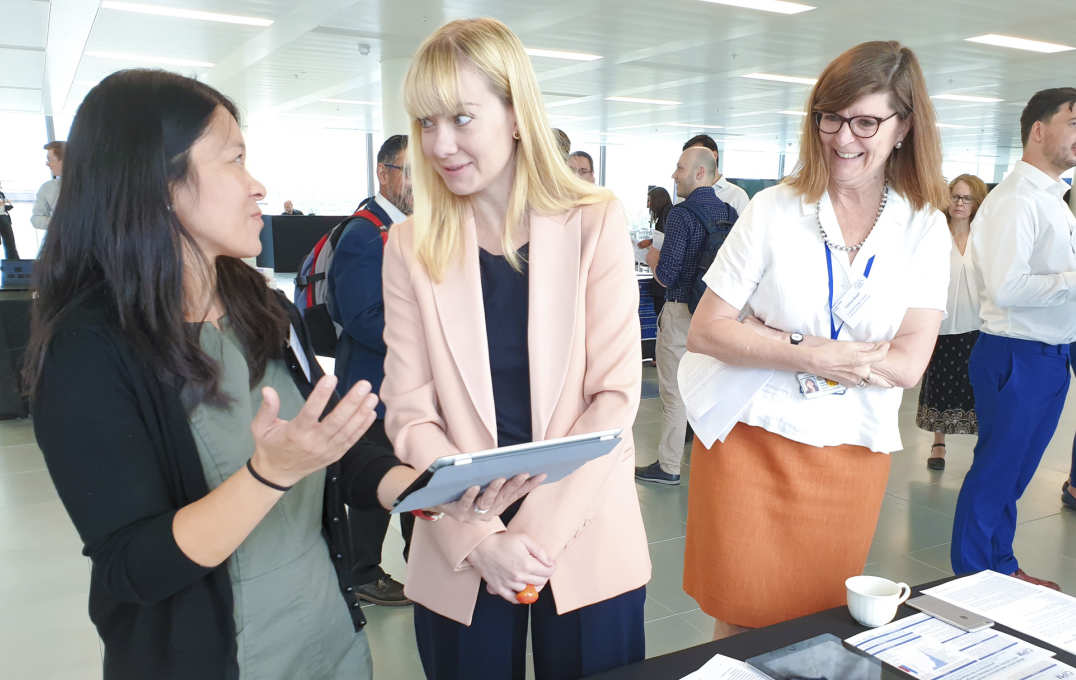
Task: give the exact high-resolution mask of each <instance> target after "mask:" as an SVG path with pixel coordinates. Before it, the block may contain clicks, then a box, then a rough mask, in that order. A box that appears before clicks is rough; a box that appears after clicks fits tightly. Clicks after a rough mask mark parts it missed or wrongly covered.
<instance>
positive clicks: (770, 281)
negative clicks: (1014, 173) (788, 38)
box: [684, 42, 951, 637]
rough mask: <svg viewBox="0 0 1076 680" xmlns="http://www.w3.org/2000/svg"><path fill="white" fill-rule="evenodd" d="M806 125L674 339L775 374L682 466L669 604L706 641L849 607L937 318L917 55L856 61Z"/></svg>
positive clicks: (935, 251)
mask: <svg viewBox="0 0 1076 680" xmlns="http://www.w3.org/2000/svg"><path fill="white" fill-rule="evenodd" d="M807 112H808V116H807V117H806V118H805V121H804V126H803V131H802V137H801V141H800V163H799V166H798V167H797V169H796V172H795V174H794V175H793V176H792V177H791V178H789V179H788V180H787V181H785V182H784V183H782V184H779V185H778V186H775V187H772V188H770V189H766V190H764V191H762V192H760V193H758V194H756V195H755V197H754V199H753V200H752V201H751V204H750V205H749V206H748V207H747V209H746V210H745V211H744V213H743V214H742V215H741V216H740V219H739V221H738V222H737V223H736V226H735V227H734V228H733V230H732V232H731V234H730V235H729V238H728V240H727V241H726V242H725V244H724V245H723V246H722V248H721V250H720V251H719V252H718V255H717V259H716V260H715V261H714V264H713V267H712V268H711V269H710V271H709V272H708V273H707V275H706V277H705V281H706V284H707V286H708V287H709V290H707V292H706V294H705V296H704V297H703V300H702V302H701V304H700V305H699V307H698V310H697V311H696V312H695V314H694V316H693V319H692V323H691V330H690V333H689V335H688V341H687V344H688V349H689V350H691V351H693V352H699V353H703V354H708V355H710V356H713V357H716V358H717V359H719V360H721V361H723V362H726V363H728V364H733V365H739V366H747V367H758V368H766V369H775V373H774V374H773V377H772V378H770V380H769V381H768V383H767V384H766V385H765V386H764V387H763V388H762V389H761V390H759V392H758V393H757V394H755V395H754V397H752V398H751V399H750V401H749V402H748V403H747V404H746V406H745V408H744V410H743V412H742V413H741V415H740V417H739V422H738V423H737V424H736V426H735V427H734V428H733V429H732V431H731V432H730V433H729V434H728V436H727V437H726V438H725V441H724V442H715V443H714V446H712V447H711V448H710V449H709V450H707V449H705V448H703V446H702V445H701V444H700V443H699V441H698V440H696V441H695V446H694V450H693V452H692V459H691V487H690V492H689V497H688V518H687V548H686V554H685V565H684V589H685V590H686V591H687V592H688V594H690V595H691V596H692V597H694V598H695V599H696V600H697V601H698V603H699V606H700V607H701V608H702V610H703V611H705V612H706V613H707V614H709V615H711V616H713V617H714V618H715V619H717V624H716V626H715V630H714V635H715V637H721V636H723V635H728V634H731V633H733V632H736V631H738V630H740V629H742V628H745V627H761V626H766V625H769V624H772V623H775V622H777V621H782V620H785V619H789V618H793V617H796V616H800V615H804V614H808V613H810V612H814V611H819V610H822V609H826V608H829V607H833V606H836V605H839V604H842V603H843V602H844V600H845V591H844V580H845V578H847V577H849V576H852V575H854V574H859V573H861V571H862V569H863V566H864V564H865V562H866V557H867V551H868V549H869V548H870V543H871V538H872V536H873V534H874V528H875V525H876V523H877V519H878V514H879V511H880V509H881V504H882V497H883V495H884V493H885V486H886V481H887V478H888V475H889V456H888V455H884V454H888V453H891V452H893V451H896V450H899V449H900V448H901V441H900V434H899V432H898V429H897V410H898V408H899V406H900V402H901V394H902V390H903V389H904V388H907V387H911V386H913V385H915V384H916V383H917V382H918V381H919V378H920V376H921V375H922V373H923V369H924V368H925V367H926V365H927V361H928V360H929V358H930V354H931V350H932V349H933V347H934V341H935V338H937V335H938V327H939V325H940V324H941V320H942V317H943V315H944V310H945V304H946V289H947V285H948V279H949V267H948V258H949V250H950V247H951V245H950V244H951V239H950V238H949V234H948V230H947V229H946V225H945V216H944V215H943V214H942V212H941V210H942V209H943V208H945V206H946V203H947V199H948V195H947V193H946V187H945V184H944V182H943V181H942V179H941V176H942V175H941V146H940V140H939V137H938V132H937V129H936V126H935V116H934V109H933V106H932V105H931V103H930V99H929V97H928V96H927V91H926V87H925V83H924V81H923V75H922V71H921V70H920V68H919V64H918V61H917V60H916V58H915V55H914V54H913V53H912V52H911V50H909V49H908V48H906V47H903V46H901V45H900V44H899V43H896V42H869V43H863V44H861V45H858V46H856V47H853V48H852V49H850V50H848V51H847V52H845V53H844V54H842V55H841V56H839V57H837V59H835V60H834V61H833V62H832V63H831V64H830V65H829V66H827V67H826V69H825V71H823V72H822V75H821V77H820V78H819V80H818V82H817V84H816V85H815V87H814V90H813V91H812V93H811V96H810V99H809V100H808V109H807ZM747 308H750V311H747ZM739 319H743V321H740V320H739ZM729 398H730V399H736V398H738V395H735V394H730V395H729ZM740 398H742V397H740Z"/></svg>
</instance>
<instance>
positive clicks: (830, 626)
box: [591, 577, 1076, 680]
mask: <svg viewBox="0 0 1076 680" xmlns="http://www.w3.org/2000/svg"><path fill="white" fill-rule="evenodd" d="M952 578H955V577H950V578H946V579H941V580H939V581H934V582H931V583H924V584H923V585H921V586H916V587H915V588H912V596H913V597H914V596H916V595H919V594H920V592H921V591H922V590H925V589H927V588H932V587H934V586H936V585H938V584H941V583H945V582H946V581H949V580H952ZM916 613H918V612H917V611H916V610H915V609H912V608H911V607H908V606H906V605H905V606H902V607H901V608H900V610H899V611H898V612H897V618H898V619H900V618H904V617H906V616H911V615H912V614H916ZM994 627H995V628H997V629H998V630H1000V631H1004V632H1006V633H1009V634H1010V635H1014V636H1016V637H1018V638H1021V639H1023V640H1027V641H1028V642H1032V643H1034V644H1036V645H1038V646H1039V647H1043V648H1046V649H1050V650H1053V651H1054V652H1057V660H1058V661H1060V662H1062V663H1065V664H1068V665H1070V666H1076V655H1073V654H1069V653H1068V652H1063V651H1061V650H1060V649H1058V648H1057V647H1054V646H1052V645H1048V644H1046V643H1045V642H1042V641H1041V640H1036V639H1035V638H1032V637H1029V636H1027V635H1024V634H1023V633H1019V632H1017V631H1015V630H1013V629H1011V628H1006V627H1005V626H1002V625H1000V624H994ZM865 630H868V629H867V628H864V627H863V626H861V625H859V624H858V623H856V622H855V621H854V620H853V619H852V616H851V615H850V614H849V613H848V609H847V608H846V607H837V608H834V609H827V610H826V611H824V612H819V613H817V614H812V615H810V616H804V617H802V618H799V619H793V620H791V621H785V622H783V623H778V624H774V625H772V626H767V627H766V628H759V629H757V630H751V631H748V632H746V633H741V634H740V635H734V636H732V637H729V638H725V639H724V640H717V641H716V642H708V643H705V644H701V645H698V646H696V647H689V648H688V649H682V650H680V651H678V652H672V653H670V654H665V655H663V656H657V657H654V658H652V659H647V660H645V661H641V662H639V663H636V664H632V665H630V666H622V667H621V668H617V669H614V670H611V671H608V672H606V673H600V674H598V675H594V676H591V678H593V680H599V679H600V680H678V679H679V678H682V677H684V676H685V675H688V674H689V673H693V672H695V671H697V670H698V669H699V668H701V667H702V665H703V664H705V663H706V662H707V661H709V660H710V659H711V658H713V657H714V655H716V654H723V655H725V656H729V657H732V658H734V659H739V660H740V661H746V660H747V659H750V658H751V657H753V656H758V655H759V654H765V653H766V652H771V651H773V650H775V649H780V648H781V647H787V646H788V645H791V644H793V643H795V642H800V641H801V640H806V639H808V638H812V637H814V636H816V635H821V634H822V633H833V634H834V635H836V636H837V637H839V638H841V639H842V640H844V639H846V638H849V637H851V636H853V635H855V634H857V633H862V632H863V631H865ZM908 677H909V678H910V677H911V676H908Z"/></svg>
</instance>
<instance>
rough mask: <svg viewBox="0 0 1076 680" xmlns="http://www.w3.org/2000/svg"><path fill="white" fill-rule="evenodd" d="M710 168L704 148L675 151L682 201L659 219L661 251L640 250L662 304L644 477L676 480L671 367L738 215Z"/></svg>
mask: <svg viewBox="0 0 1076 680" xmlns="http://www.w3.org/2000/svg"><path fill="white" fill-rule="evenodd" d="M716 173H717V160H716V159H715V158H714V154H713V153H712V152H711V151H710V150H709V149H707V148H704V147H697V146H696V147H690V148H688V149H686V150H685V151H684V152H683V154H681V156H680V160H679V161H677V163H676V172H674V173H673V176H672V178H673V180H674V181H675V182H676V193H677V195H678V196H680V197H681V198H683V199H684V201H683V202H682V203H679V204H677V205H674V206H673V207H672V209H671V210H670V211H669V215H668V217H667V218H666V219H665V242H664V243H663V244H662V247H661V250H657V249H655V248H650V249H649V250H648V251H647V254H646V263H647V265H649V266H650V269H651V271H653V272H654V280H655V281H657V282H658V283H659V284H661V285H662V286H664V287H665V306H664V307H663V308H662V310H661V318H660V319H658V339H657V347H656V349H655V352H654V354H655V363H656V364H657V369H658V391H659V393H660V395H661V410H662V415H663V418H662V423H661V439H660V440H659V441H658V459H657V461H655V462H654V463H651V464H650V465H646V466H643V467H637V468H635V478H636V479H638V480H640V481H644V482H656V483H659V484H671V485H677V484H679V483H680V460H681V459H682V458H683V456H684V434H685V432H686V430H687V410H686V409H685V407H684V402H683V399H682V398H681V396H680V388H679V387H678V386H677V381H676V372H677V369H678V368H679V366H680V359H681V357H683V356H684V352H685V351H687V331H688V328H689V327H690V326H691V314H692V313H693V312H694V311H695V307H696V306H697V305H698V303H699V300H700V299H701V298H702V293H703V292H705V290H706V284H704V283H703V282H702V276H703V274H705V273H706V270H707V269H709V267H710V264H712V263H713V261H714V256H715V255H716V254H717V250H718V248H720V247H721V244H722V243H724V241H725V236H727V235H728V233H729V230H730V229H731V228H732V224H733V223H734V222H735V221H736V218H737V217H738V215H737V213H736V210H735V209H733V208H732V207H731V206H729V205H728V204H726V203H725V202H724V201H722V200H721V199H719V198H718V197H717V194H716V193H714V188H713V183H714V177H715V175H716Z"/></svg>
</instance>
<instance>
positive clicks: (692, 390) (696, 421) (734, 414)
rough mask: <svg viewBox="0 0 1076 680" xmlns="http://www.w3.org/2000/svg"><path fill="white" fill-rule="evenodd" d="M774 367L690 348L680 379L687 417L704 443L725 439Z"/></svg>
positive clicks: (682, 362) (767, 379) (680, 370)
mask: <svg viewBox="0 0 1076 680" xmlns="http://www.w3.org/2000/svg"><path fill="white" fill-rule="evenodd" d="M773 374H774V371H773V370H772V369H761V368H744V367H742V366H730V365H729V364H726V363H724V362H721V361H718V360H717V359H715V358H713V357H711V356H708V355H706V354H696V353H695V352H687V353H685V354H684V358H683V359H681V360H680V368H679V370H678V371H677V382H678V383H679V385H680V396H681V398H682V399H683V400H684V405H685V406H686V407H687V421H688V422H689V423H691V429H692V430H693V431H694V432H695V436H697V437H698V438H699V441H701V442H702V445H703V446H705V447H706V448H710V447H711V446H713V445H714V442H715V441H717V440H718V439H720V440H721V441H725V437H727V436H728V434H729V432H730V431H731V430H732V428H733V426H735V425H736V423H737V422H739V419H740V414H742V413H743V412H744V409H746V408H747V405H748V404H750V403H751V400H752V399H754V397H755V394H757V393H758V391H759V390H760V389H762V387H763V386H764V385H765V384H766V383H767V382H768V381H769V379H770V378H771V377H772V376H773Z"/></svg>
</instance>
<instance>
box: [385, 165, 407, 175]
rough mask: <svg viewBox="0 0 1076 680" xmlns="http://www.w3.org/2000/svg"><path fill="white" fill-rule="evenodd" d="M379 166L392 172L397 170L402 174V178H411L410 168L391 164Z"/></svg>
mask: <svg viewBox="0 0 1076 680" xmlns="http://www.w3.org/2000/svg"><path fill="white" fill-rule="evenodd" d="M381 165H384V166H385V167H386V168H392V169H393V170H399V171H400V172H402V173H403V176H404V177H410V176H411V168H405V167H403V166H402V165H393V164H392V163H382V164H381Z"/></svg>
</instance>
